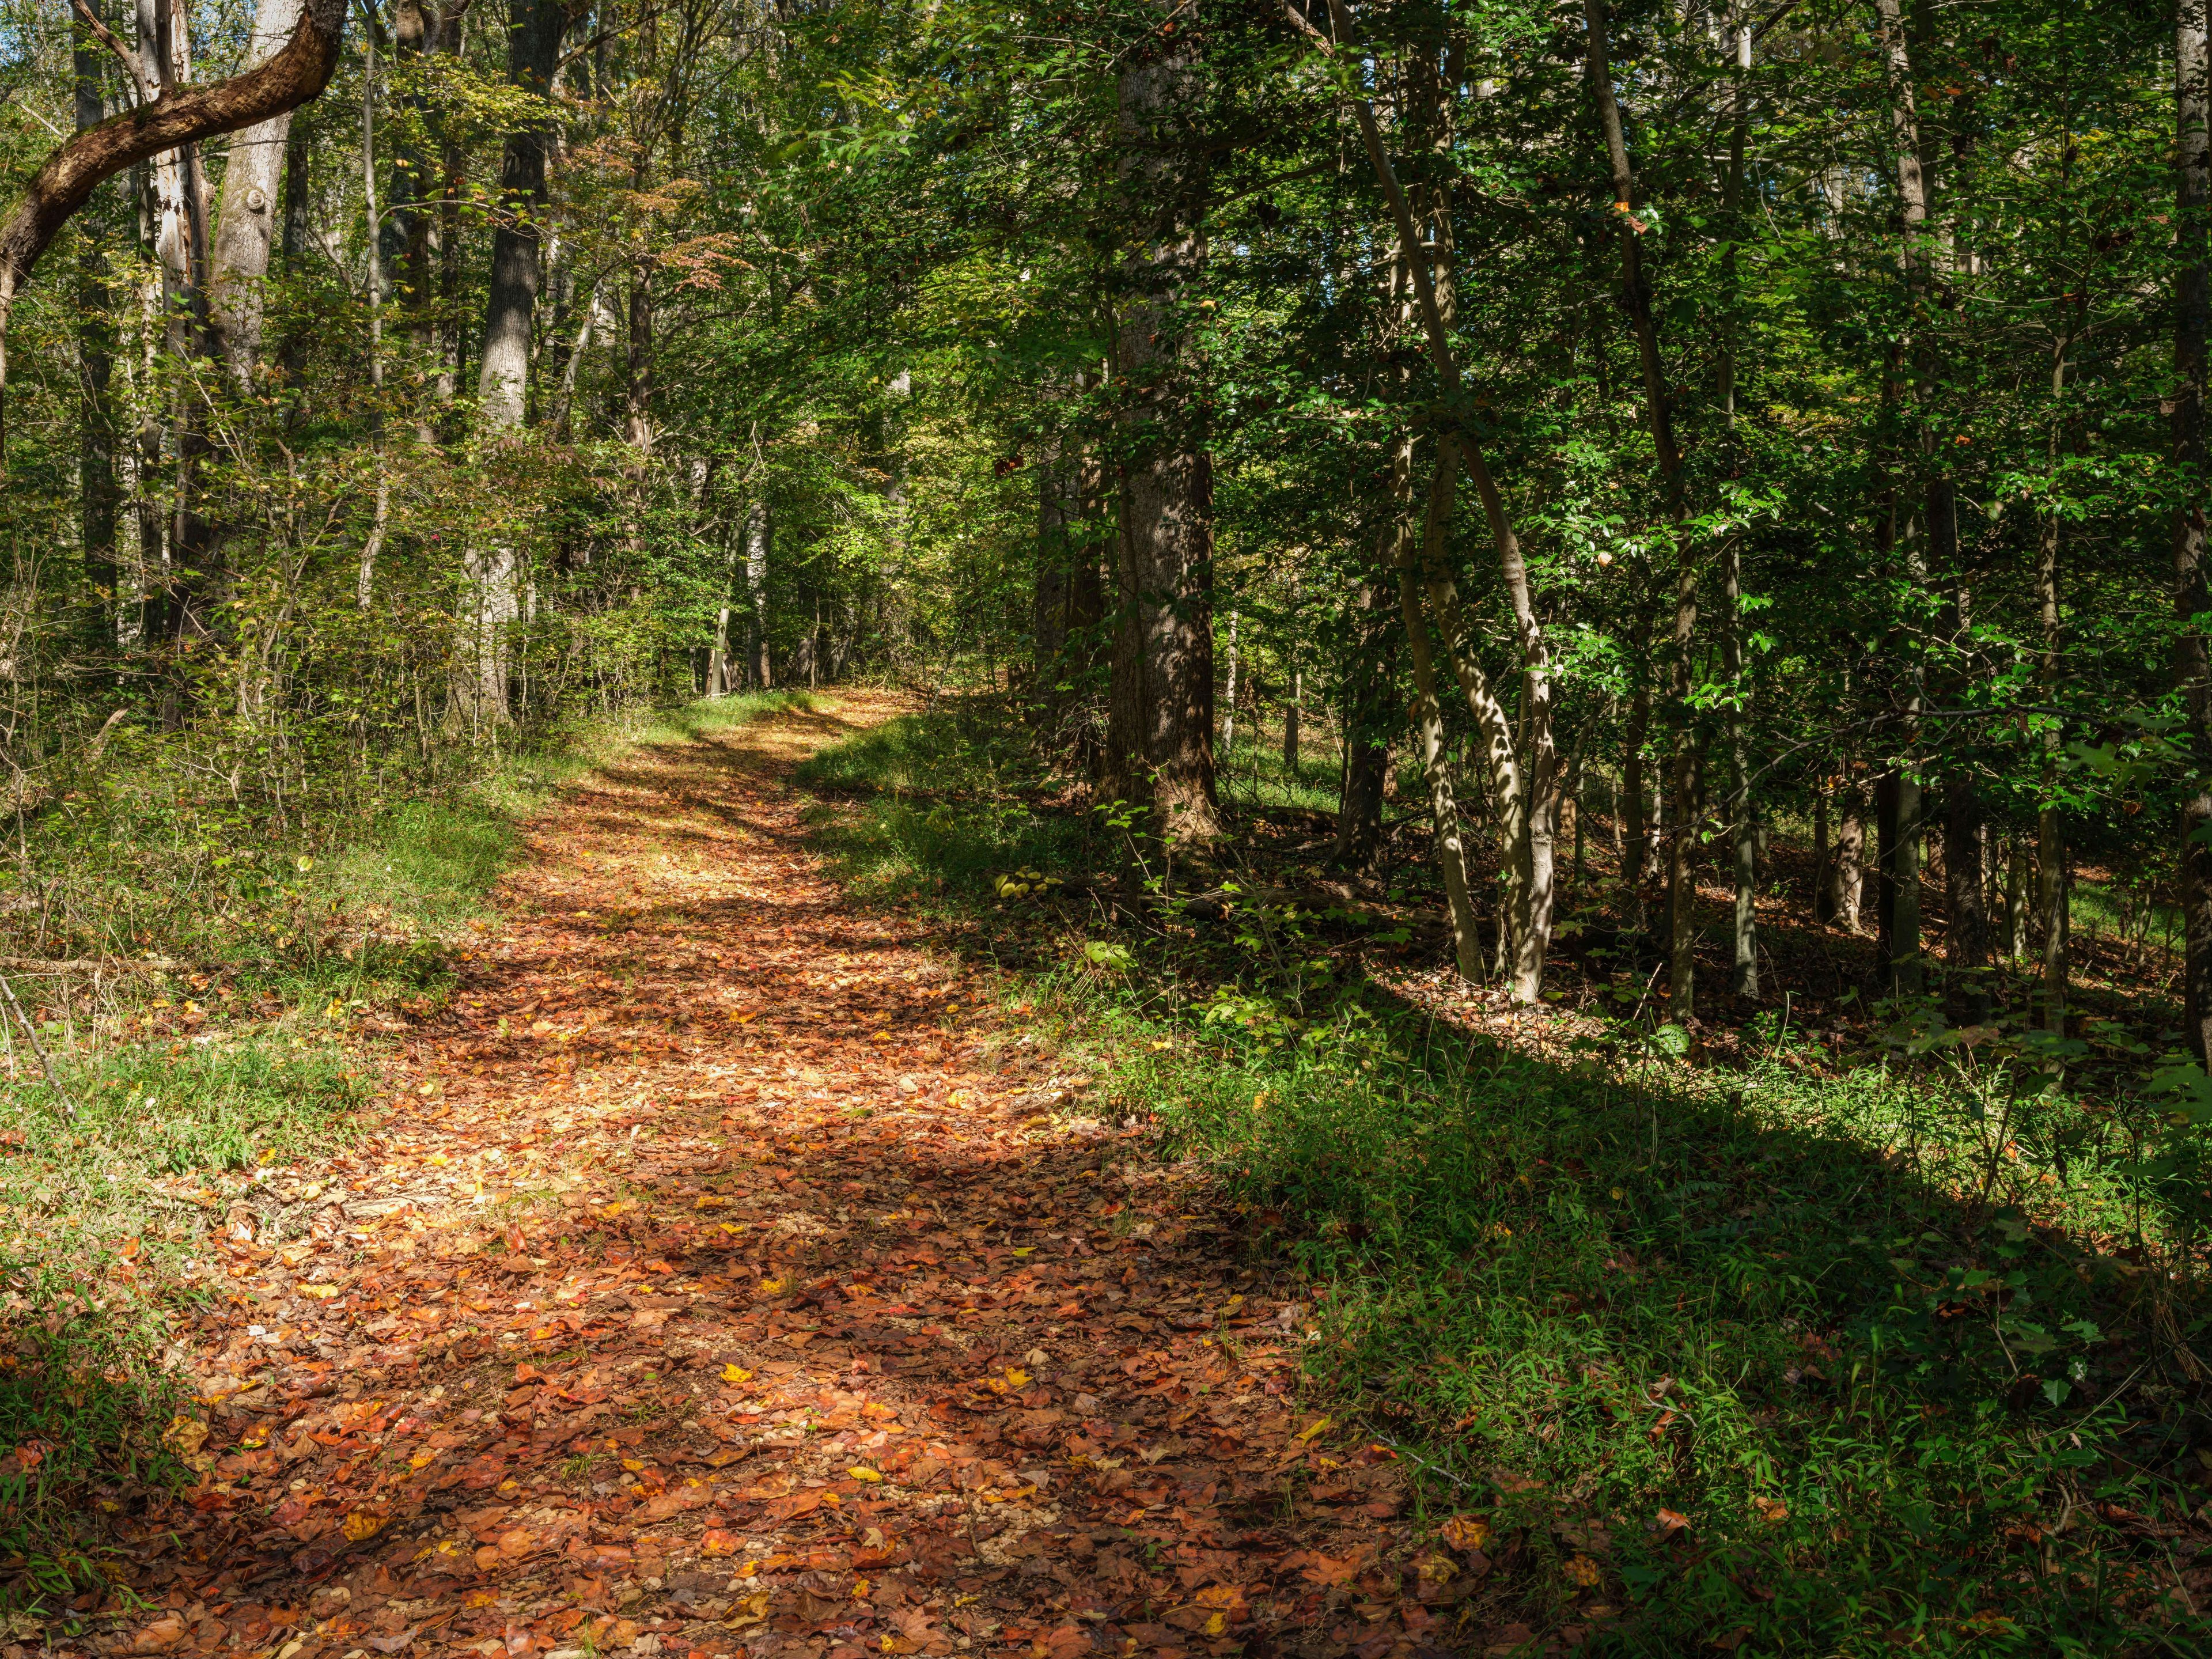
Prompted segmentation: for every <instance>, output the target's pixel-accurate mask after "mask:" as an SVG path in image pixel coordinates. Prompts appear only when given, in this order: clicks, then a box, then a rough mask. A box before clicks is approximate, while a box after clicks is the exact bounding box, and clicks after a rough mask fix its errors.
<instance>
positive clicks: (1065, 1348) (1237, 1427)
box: [0, 696, 1525, 1659]
mask: <svg viewBox="0 0 2212 1659" xmlns="http://www.w3.org/2000/svg"><path fill="white" fill-rule="evenodd" d="M896 712H897V707H896V704H894V703H893V702H891V701H890V700H889V699H885V698H871V697H868V696H847V697H844V698H842V699H840V701H839V702H837V703H836V704H834V705H822V706H817V708H815V709H813V710H812V711H811V712H805V713H793V714H785V715H783V716H781V717H778V718H776V719H775V720H764V721H761V722H757V723H755V724H753V725H750V726H740V727H738V728H735V729H733V730H731V731H727V732H721V733H719V734H715V735H713V736H710V737H708V738H703V739H702V740H700V741H697V742H695V743H690V744H671V745H667V746H662V747H655V748H647V749H641V750H638V751H635V753H634V754H633V755H631V756H630V757H629V758H628V759H626V760H625V761H624V762H623V763H620V764H618V765H617V766H616V767H614V768H612V769H609V770H608V771H606V772H604V773H602V774H600V775H598V776H596V777H594V778H593V779H592V780H590V781H588V782H586V784H585V785H584V786H582V787H580V788H578V789H577V790H575V791H574V792H573V793H571V794H570V795H569V796H568V797H567V798H566V799H564V800H563V801H562V803H561V804H560V805H558V806H557V807H556V808H555V809H554V810H553V811H551V812H550V813H549V815H548V816H547V817H544V819H542V820H540V821H539V823H538V824H537V825H536V826H534V829H533V832H532V836H531V838H530V841H529V854H530V856H529V857H528V859H527V860H526V864H525V866H524V867H522V868H521V869H520V870H518V871H517V872H515V873H513V875H512V876H510V877H509V878H508V879H507V882H506V883H505V884H504V885H503V888H502V890H501V910H502V912H503V914H504V915H505V916H506V918H507V920H506V921H504V922H503V923H501V924H500V925H498V926H496V927H491V928H488V929H487V930H486V931H485V933H483V936H482V937H481V938H480V939H478V941H477V944H476V945H475V947H474V948H473V949H471V950H470V951H465V952H464V953H463V954H464V957H465V960H464V962H463V964H462V974H461V982H460V984H459V988H458V990H457V992H456V994H455V996H454V998H453V1000H452V1002H451V1004H450V1006H448V1007H447V1009H446V1010H445V1011H443V1012H441V1013H438V1014H435V1015H434V1016H432V1017H431V1018H430V1019H429V1020H428V1022H427V1023H426V1024H422V1025H421V1026H418V1027H416V1028H415V1029H414V1030H413V1031H412V1032H411V1034H410V1036H408V1037H407V1038H406V1039H405V1040H404V1042H402V1044H401V1045H400V1047H399V1049H398V1052H397V1053H395V1054H393V1055H392V1057H391V1058H390V1060H389V1061H388V1064H387V1066H386V1087H387V1090H388V1092H389V1094H390V1096H391V1097H392V1109H391V1111H390V1113H389V1115H388V1116H387V1117H386V1119H385V1120H384V1121H382V1122H381V1123H380V1124H379V1125H378V1126H377V1127H375V1128H374V1131H373V1133H370V1134H369V1135H368V1136H367V1137H366V1138H364V1139H362V1141H361V1142H360V1143H358V1144H357V1145H356V1146H354V1147H352V1148H351V1149H350V1150H349V1152H347V1153H346V1154H345V1155H343V1156H340V1157H337V1158H333V1159H332V1160H331V1163H330V1166H329V1169H328V1170H327V1171H326V1172H325V1182H326V1183H327V1184H326V1186H325V1189H324V1191H323V1193H322V1194H321V1198H320V1206H319V1210H318V1211H317V1212H316V1213H315V1215H314V1218H313V1224H312V1227H311V1230H310V1231H309V1235H308V1237H307V1238H305V1239H303V1240H296V1241H294V1242H291V1243H283V1244H276V1243H264V1242H262V1241H261V1240H260V1239H258V1238H257V1237H256V1234H255V1229H254V1228H253V1227H252V1225H250V1224H247V1225H240V1226H237V1227H234V1228H231V1229H228V1230H227V1232H226V1236H225V1237H224V1239H223V1240H222V1245H221V1249H222V1252H223V1261H222V1264H221V1266H220V1267H219V1269H216V1270H215V1271H213V1272H211V1273H210V1279H212V1280H213V1281H214V1282H216V1283H217V1285H218V1286H219V1294H218V1295H217V1296H216V1297H214V1298H212V1299H211V1300H210V1302H209V1303H208V1304H205V1306H204V1310H203V1312H202V1313H201V1315H200V1316H199V1317H198V1320H197V1323H196V1324H195V1325H194V1326H193V1327H192V1328H190V1329H189V1330H186V1331H184V1332H181V1333H180V1340H181V1342H182V1344H183V1351H184V1352H185V1354H186V1355H187V1356H188V1363H189V1364H190V1365H191V1368H192V1370H193V1374H194V1376H195V1377H196V1379H197V1389H198V1409H197V1412H196V1413H193V1414H191V1415H187V1416H180V1417H179V1419H178V1420H177V1421H176V1422H175V1423H173V1424H172V1425H171V1426H170V1431H169V1435H168V1440H169V1443H170V1446H171V1448H172V1449H173V1450H174V1451H175V1452H176V1453H177V1454H178V1455H179V1456H180V1457H182V1458H183V1459H184V1460H185V1462H187V1463H188V1464H189V1465H190V1466H191V1468H192V1469H194V1470H195V1471H196V1472H197V1484H195V1485H194V1486H191V1488H190V1489H189V1490H188V1491H186V1492H183V1493H181V1494H179V1495H178V1496H177V1497H176V1498H173V1499H172V1500H168V1501H167V1502H166V1503H161V1504H156V1506H155V1508H154V1509H152V1510H150V1511H149V1512H147V1513H145V1514H143V1515H142V1516H135V1517H132V1518H131V1519H130V1520H128V1521H125V1522H119V1523H118V1524H119V1526H120V1528H121V1531H122V1542H123V1546H124V1549H125V1558H126V1559H125V1562H124V1564H123V1566H124V1572H125V1577H124V1579H123V1581H122V1582H121V1583H118V1585H116V1586H114V1587H113V1588H112V1589H110V1590H109V1591H108V1592H106V1593H105V1594H104V1595H102V1594H101V1593H98V1592H95V1593H94V1594H93V1595H88V1596H87V1597H85V1598H82V1600H81V1601H80V1603H79V1612H80V1613H81V1614H82V1615H84V1616H85V1617H86V1619H87V1620H88V1622H87V1623H86V1624H84V1625H83V1626H81V1628H82V1629H83V1630H84V1631H85V1632H86V1633H85V1634H84V1635H82V1636H81V1637H78V1638H60V1637H56V1638H54V1640H55V1642H56V1644H57V1646H58V1647H60V1648H63V1649H64V1650H66V1649H67V1648H70V1647H76V1648H81V1649H83V1650H89V1651H92V1652H96V1653H103V1654H140V1655H143V1654H162V1655H177V1656H182V1655H187V1654H208V1653H235V1654H244V1655H252V1656H254V1659H326V1656H327V1659H368V1656H369V1655H372V1654H374V1655H399V1654H408V1655H412V1656H416V1659H434V1656H456V1659H458V1656H464V1655H477V1656H482V1659H526V1656H532V1655H544V1656H549V1659H586V1656H597V1655H605V1654H613V1653H627V1654H629V1655H632V1656H637V1659H652V1656H656V1655H666V1656H671V1659H672V1656H683V1655H687V1654H698V1655H704V1656H724V1655H738V1654H743V1655H746V1656H753V1659H767V1656H775V1655H782V1656H793V1659H797V1656H809V1659H815V1656H821V1659H859V1656H860V1655H861V1654H863V1653H866V1654H924V1655H932V1656H936V1655H951V1654H957V1653H975V1654H978V1655H983V1654H990V1655H1000V1654H1003V1655H1020V1656H1025V1659H1075V1656H1079V1655H1088V1654H1094V1653H1096V1654H1111V1655H1117V1656H1120V1655H1132V1654H1140V1653H1141V1654H1157V1655H1170V1656H1171V1655H1176V1654H1182V1653H1192V1654H1197V1653H1204V1654H1232V1653H1254V1654H1257V1653H1272V1652H1282V1653H1291V1654H1298V1655H1314V1656H1320V1655H1334V1654H1347V1653H1348V1654H1356V1655H1358V1656H1360V1659H1384V1656H1408V1655H1419V1654H1431V1653H1444V1652H1463V1651H1466V1650H1468V1647H1469V1646H1470V1645H1471V1644H1472V1645H1475V1646H1480V1644H1481V1638H1480V1636H1479V1635H1476V1634H1475V1633H1474V1632H1473V1631H1472V1630H1469V1629H1468V1628H1467V1624H1468V1617H1467V1616H1468V1615H1471V1614H1472V1613H1473V1611H1474V1608H1473V1606H1472V1603H1471V1602H1469V1601H1468V1597H1469V1596H1470V1595H1471V1594H1472V1593H1473V1592H1474V1590H1475V1589H1476V1587H1477V1586H1478V1585H1479V1584H1480V1582H1481V1581H1482V1580H1483V1578H1484V1577H1485V1576H1486V1574H1487V1573H1488V1571H1489V1563H1488V1561H1487V1560H1486V1558H1485V1556H1484V1553H1483V1550H1482V1545H1483V1544H1484V1542H1485V1541H1486V1539H1485V1534H1484V1531H1483V1528H1481V1526H1480V1524H1479V1523H1474V1522H1462V1523H1460V1524H1458V1525H1457V1526H1456V1527H1453V1526H1448V1527H1447V1528H1446V1529H1445V1531H1444V1534H1443V1544H1444V1545H1448V1546H1450V1548H1449V1549H1446V1548H1444V1547H1431V1548H1429V1549H1427V1550H1425V1551H1424V1552H1422V1553H1419V1557H1418V1559H1416V1553H1415V1550H1414V1547H1413V1544H1414V1540H1413V1535H1412V1531H1411V1527H1410V1517H1409V1516H1408V1514H1407V1506H1408V1499H1409V1492H1408V1486H1407V1480H1406V1476H1405V1472H1404V1471H1403V1469H1402V1468H1401V1467H1400V1465H1399V1464H1398V1462H1397V1461H1396V1460H1395V1458H1394V1457H1393V1456H1392V1455H1391V1454H1390V1453H1389V1451H1388V1450H1387V1449H1384V1448H1383V1447H1380V1446H1377V1445H1375V1444H1373V1443H1370V1442H1367V1441H1364V1440H1363V1439H1361V1438H1359V1437H1355V1436H1352V1435H1349V1434H1347V1432H1346V1431H1345V1430H1344V1429H1343V1428H1341V1427H1340V1426H1339V1425H1335V1424H1334V1423H1332V1422H1330V1421H1329V1420H1328V1419H1321V1418H1316V1414H1315V1413H1312V1412H1311V1411H1310V1410H1306V1411H1300V1410H1299V1409H1298V1408H1297V1404H1296V1401H1295V1400H1294V1397H1293V1396H1294V1386H1295V1378H1296V1375H1297V1345H1298V1343H1299V1342H1300V1340H1302V1336H1303V1330H1302V1326H1303V1315H1302V1304H1299V1303H1298V1302H1297V1301H1285V1300H1276V1299H1273V1298H1271V1297H1269V1296H1268V1295H1267V1294H1266V1293H1265V1291H1264V1288H1263V1287H1261V1286H1258V1285H1256V1284H1255V1276H1254V1275H1253V1274H1252V1273H1249V1272H1248V1271H1244V1270H1243V1269H1241V1268H1240V1266H1239V1262H1240V1261H1241V1259H1242V1258H1241V1256H1240V1255H1239V1253H1238V1252H1237V1250H1236V1249H1235V1248H1234V1246H1233V1243H1232V1240H1231V1227H1230V1226H1229V1225H1226V1224H1225V1223H1219V1222H1217V1221H1216V1220H1214V1219H1213V1218H1212V1217H1211V1216H1209V1215H1208V1214H1207V1213H1206V1197H1205V1194H1204V1192H1203V1189H1202V1188H1196V1187H1194V1185H1193V1184H1192V1180H1193V1178H1192V1177H1191V1176H1188V1173H1187V1172H1181V1171H1175V1170H1164V1169H1161V1168H1158V1167H1157V1166H1155V1165H1152V1164H1149V1163H1147V1162H1146V1158H1145V1153H1144V1150H1143V1148H1142V1146H1140V1145H1139V1144H1138V1143H1137V1142H1136V1139H1135V1135H1134V1132H1133V1130H1124V1129H1120V1128H1115V1127H1111V1126H1109V1125H1108V1124H1106V1123H1104V1122H1102V1121H1099V1119H1098V1118H1097V1117H1096V1116H1095V1115H1086V1112H1085V1087H1086V1086H1087V1080H1086V1079H1081V1078H1061V1077H1058V1076H1050V1077H1047V1078H1045V1079H1042V1082H1040V1080H1039V1079H1037V1078H1036V1075H1035V1073H1036V1070H1037V1069H1038V1068H1039V1066H1040V1065H1041V1064H1042V1060H1041V1059H1039V1058H1024V1055H1023V1053H1022V1045H1021V1044H1019V1043H1018V1042H1012V1043H999V1042H994V1041H993V1039H994V1038H996V1037H998V1036H1000V1035H1002V1034H1001V1032H1000V1030H998V1024H997V1023H998V1022H999V1020H1000V1018H1001V1016H1000V1014H999V1013H998V1012H996V1008H995V1004H994V1000H993V999H992V998H991V997H990V996H989V994H988V989H989V987H988V986H987V982H986V981H984V980H983V979H981V977H980V976H978V975H975V974H974V973H972V972H971V971H970V970H969V969H965V968H963V967H962V966H961V965H959V964H958V963H956V962H954V961H952V960H951V958H949V957H946V956H945V955H944V954H943V953H942V952H939V951H933V950H932V948H931V945H930V942H929V941H928V939H927V938H926V937H924V935H923V933H922V931H921V928H920V926H919V924H916V923H915V922H913V921H910V920H908V919H905V918H902V917H900V916H898V915H896V914H892V913H888V912H886V913H870V912H867V911H864V910H863V909H861V908H858V907H856V906H855V905H854V904H853V903H852V902H849V901H848V899H847V898H846V897H845V896H843V895H842V894H841V892H840V891H839V890H837V888H836V886H835V884H833V883H832V882H831V881H830V880H829V878H827V877H826V876H825V874H824V873H823V872H822V871H821V870H820V869H819V868H818V867H817V864H816V862H815V860H813V859H812V858H811V856H809V855H808V854H806V853H805V850H804V848H803V844H802V825H801V821H800V812H801V808H802V805H803V802H802V801H801V800H800V799H799V798H798V797H797V796H795V795H794V794H793V792H792V790H791V787H790V786H789V782H788V773H789V771H790V769H791V767H792V766H793V764H794V763H795V762H796V761H797V760H798V759H799V758H800V757H803V756H804V755H805V753H807V752H809V751H810V750H812V749H813V748H815V747H817V746H819V745H820V744H823V742H825V741H831V740H835V739H837V738H842V737H845V736H848V735H850V734H852V733H853V732H855V731H857V730H860V729H862V728H863V727H865V726H867V725H869V724H872V723H874V722H875V721H877V720H882V719H884V718H888V717H889V716H890V714H894V713H896ZM1523 1630H1525V1627H1516V1628H1515V1629H1514V1631H1513V1634H1515V1635H1516V1636H1518V1635H1520V1634H1521V1633H1522V1631H1523ZM0 1659H23V1656H22V1652H21V1650H19V1649H18V1648H16V1647H15V1646H12V1645H10V1646H9V1647H7V1648H6V1649H5V1650H4V1655H0Z"/></svg>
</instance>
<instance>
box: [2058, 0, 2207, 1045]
mask: <svg viewBox="0 0 2212 1659" xmlns="http://www.w3.org/2000/svg"><path fill="white" fill-rule="evenodd" d="M2206 22H2207V19H2206V0H2179V21H2178V25H2177V28H2176V31H2175V52H2174V117H2175V139H2176V143H2175V157H2174V196H2175V203H2174V218H2175V225H2176V239H2177V241H2178V244H2179V250H2178V251H2179V256H2180V257H2179V261H2178V264H2177V266H2176V272H2175V282H2174V289H2175V292H2174V307H2173V309H2174V319H2173V368H2174V374H2173V393H2172V399H2171V403H2170V405H2169V408H2170V414H2169V417H2168V419H2169V425H2170V428H2171V434H2172V455H2173V469H2174V473H2175V475H2176V478H2177V481H2178V482H2179V485H2180V488H2181V489H2182V490H2183V492H2184V495H2183V499H2182V501H2181V503H2180V505H2179V507H2176V508H2175V510H2174V514H2173V530H2172V564H2173V577H2172V580H2173V610H2174V615H2175V617H2177V619H2178V620H2179V628H2178V629H2177V631H2176V639H2175V647H2174V665H2173V672H2174V681H2175V686H2176V689H2177V690H2179V691H2180V692H2181V694H2182V696H2183V699H2184V701H2185V704H2186V706H2187V708H2188V713H2189V739H2190V743H2189V746H2190V750H2191V760H2192V761H2193V762H2194V767H2193V771H2194V774H2195V775H2194V776H2192V777H2191V779H2190V781H2189V787H2188V790H2187V793H2185V797H2184V799H2183V801H2182V805H2181V811H2180V820H2181V821H2180V823H2179V865H2180V871H2179V874H2180V887H2181V912H2182V935H2183V967H2182V992H2183V1007H2184V1012H2183V1018H2182V1035H2183V1037H2184V1039H2185V1041H2186V1042H2187V1043H2188V1044H2189V1048H2190V1052H2191V1054H2194V1055H2196V1057H2197V1060H2199V1061H2200V1062H2204V1063H2208V1064H2212V653H2208V650H2207V647H2206V644H2205V635H2204V628H2203V617H2204V616H2205V614H2206V613H2207V612H2208V611H2212V595H2209V594H2208V592H2207V586H2206V580H2205V575H2206V573H2205V569H2204V551H2205V548H2204V543H2205V510H2204V489H2205V444H2204V393H2205V359H2206V337H2207V331H2208V311H2212V280H2209V279H2208V270H2207V263H2206V246H2207V234H2206V225H2205V215H2206V212H2207V210H2208V208H2212V111H2209V110H2208V101H2212V94H2208V89H2207V86H2206V76H2207V62H2208V53H2207V47H2206ZM2062 885H2063V884H2062ZM2061 902H2062V903H2063V899H2062V901H2061ZM2053 908H2057V907H2053ZM2054 919H2055V920H2056V921H2058V922H2059V923H2060V925H2059V926H2058V927H2052V928H2051V930H2050V931H2051V933H2054V934H2058V935H2060V936H2061V937H2062V938H2063V915H2062V916H2058V917H2056V918H2054ZM2050 949H2051V947H2050V945H2047V944H2046V945H2045V952H2046V955H2047V954H2048V952H2049V951H2050Z"/></svg>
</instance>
